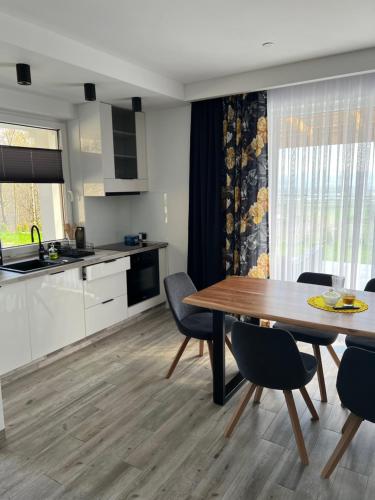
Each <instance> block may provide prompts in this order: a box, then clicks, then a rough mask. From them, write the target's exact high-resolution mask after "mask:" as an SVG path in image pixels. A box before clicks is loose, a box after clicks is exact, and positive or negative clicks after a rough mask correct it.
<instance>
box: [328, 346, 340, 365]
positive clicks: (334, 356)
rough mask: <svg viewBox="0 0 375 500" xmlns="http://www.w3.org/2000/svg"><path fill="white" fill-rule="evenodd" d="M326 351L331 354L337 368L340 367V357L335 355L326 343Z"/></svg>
mask: <svg viewBox="0 0 375 500" xmlns="http://www.w3.org/2000/svg"><path fill="white" fill-rule="evenodd" d="M327 349H328V352H329V353H330V355H331V356H332V359H333V361H334V362H335V364H336V366H337V368H339V367H340V358H339V357H338V356H337V354H336V351H335V350H334V348H333V347H332V346H331V345H327Z"/></svg>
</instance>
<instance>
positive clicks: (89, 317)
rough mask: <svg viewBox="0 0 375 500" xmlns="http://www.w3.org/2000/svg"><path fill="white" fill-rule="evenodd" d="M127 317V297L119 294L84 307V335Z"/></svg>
mask: <svg viewBox="0 0 375 500" xmlns="http://www.w3.org/2000/svg"><path fill="white" fill-rule="evenodd" d="M126 318H127V297H126V295H121V296H120V297H114V298H112V299H108V300H106V301H104V302H102V303H101V304H98V305H96V306H93V307H89V308H88V309H86V335H92V334H93V333H96V332H99V331H100V330H104V328H109V327H110V326H113V325H115V324H116V323H120V322H121V321H124V320H125V319H126Z"/></svg>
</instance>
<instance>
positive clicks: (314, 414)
mask: <svg viewBox="0 0 375 500" xmlns="http://www.w3.org/2000/svg"><path fill="white" fill-rule="evenodd" d="M300 392H301V394H302V397H303V399H304V400H305V403H306V406H307V408H308V409H309V410H310V413H311V420H319V415H318V412H317V411H316V409H315V406H314V405H313V402H312V401H311V398H310V396H309V393H308V392H307V390H306V387H301V388H300Z"/></svg>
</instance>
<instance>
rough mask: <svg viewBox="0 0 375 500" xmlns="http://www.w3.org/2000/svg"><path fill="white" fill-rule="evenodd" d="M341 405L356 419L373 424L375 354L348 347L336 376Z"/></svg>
mask: <svg viewBox="0 0 375 500" xmlns="http://www.w3.org/2000/svg"><path fill="white" fill-rule="evenodd" d="M337 392H338V394H339V396H340V399H341V401H342V403H343V405H344V406H345V407H346V408H348V409H349V410H350V411H351V412H353V413H354V414H355V415H357V416H358V417H362V418H364V419H365V420H369V421H370V422H375V352H373V351H367V350H366V349H360V348H359V347H348V349H346V351H345V352H344V355H343V357H342V360H341V363H340V368H339V373H338V376H337Z"/></svg>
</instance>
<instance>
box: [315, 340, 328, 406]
mask: <svg viewBox="0 0 375 500" xmlns="http://www.w3.org/2000/svg"><path fill="white" fill-rule="evenodd" d="M313 349H314V356H315V359H316V362H317V364H318V369H317V372H318V382H319V391H320V400H321V401H322V402H323V403H326V402H327V391H326V383H325V381H324V373H323V365H322V357H321V355H320V348H319V346H318V345H313Z"/></svg>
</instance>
